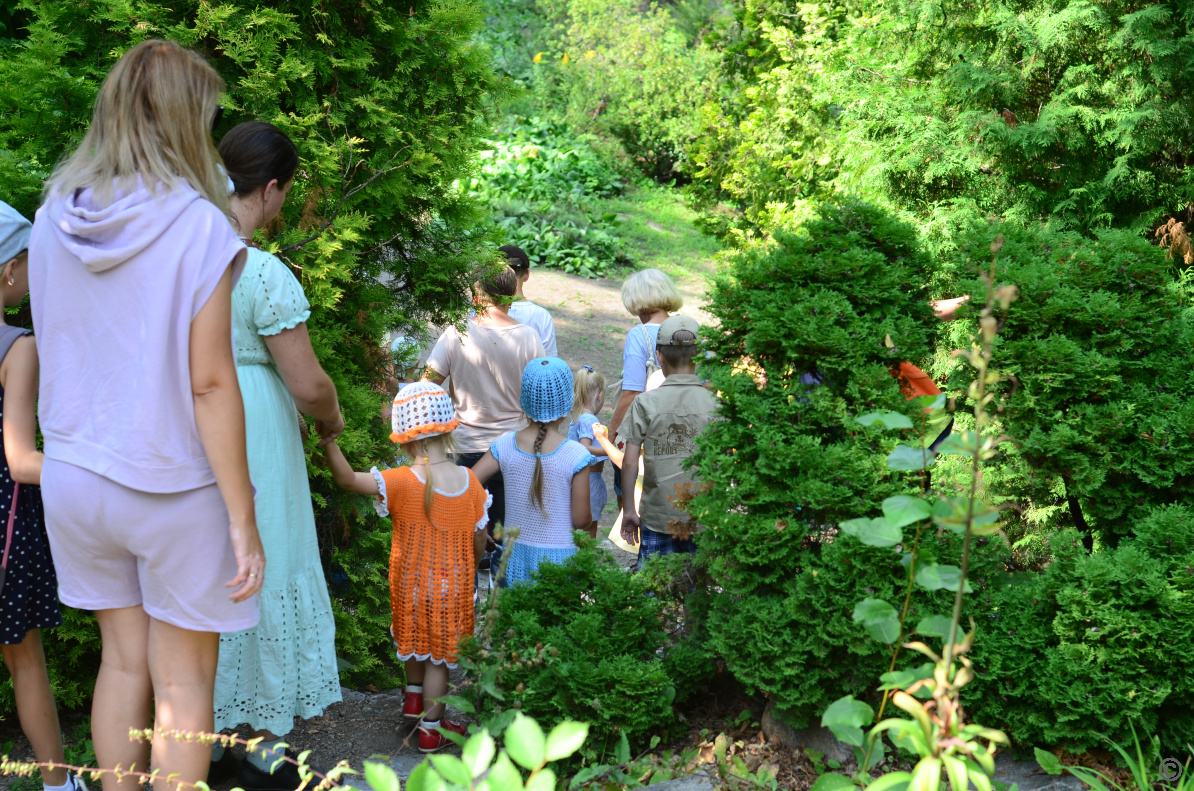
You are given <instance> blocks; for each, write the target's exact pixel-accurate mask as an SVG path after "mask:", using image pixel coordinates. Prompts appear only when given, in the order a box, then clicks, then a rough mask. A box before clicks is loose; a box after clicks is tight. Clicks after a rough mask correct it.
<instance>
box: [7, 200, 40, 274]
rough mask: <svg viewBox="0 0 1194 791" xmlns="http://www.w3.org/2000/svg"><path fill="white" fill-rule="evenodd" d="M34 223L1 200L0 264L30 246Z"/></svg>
mask: <svg viewBox="0 0 1194 791" xmlns="http://www.w3.org/2000/svg"><path fill="white" fill-rule="evenodd" d="M32 232H33V224H32V223H30V222H29V221H28V220H26V219H25V218H24V217H22V216H21V214H20V212H18V211H17V210H16V209H14V208H13V207H11V206H9V205H8V204H7V203H5V202H4V201H0V265H3V264H5V263H7V261H8V259H10V258H16V256H17V253H19V252H21V251H22V250H25V249H27V248H28V247H29V235H30V234H31V233H32Z"/></svg>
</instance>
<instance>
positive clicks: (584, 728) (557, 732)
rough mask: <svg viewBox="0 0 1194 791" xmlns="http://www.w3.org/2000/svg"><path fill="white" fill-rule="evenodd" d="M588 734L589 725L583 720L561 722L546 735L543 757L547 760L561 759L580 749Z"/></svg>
mask: <svg viewBox="0 0 1194 791" xmlns="http://www.w3.org/2000/svg"><path fill="white" fill-rule="evenodd" d="M588 735H589V726H588V724H587V723H584V722H571V721H565V722H561V723H560V724H559V725H557V726H556V727H554V728H552V729H551V733H549V734H548V735H547V748H546V750H545V757H546V759H547V760H548V761H562V760H564V759H565V758H567V757H568V756H570V755H572V754H573V753H574V752H576V751H577V750H579V749H580V746H581V745H582V744H584V743H585V738H586V737H587V736H588Z"/></svg>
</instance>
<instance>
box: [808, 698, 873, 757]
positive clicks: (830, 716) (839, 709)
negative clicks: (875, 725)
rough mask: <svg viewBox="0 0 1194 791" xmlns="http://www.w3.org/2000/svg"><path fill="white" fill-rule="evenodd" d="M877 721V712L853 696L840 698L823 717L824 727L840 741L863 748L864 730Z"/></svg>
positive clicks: (822, 723) (830, 705)
mask: <svg viewBox="0 0 1194 791" xmlns="http://www.w3.org/2000/svg"><path fill="white" fill-rule="evenodd" d="M874 719H875V710H874V709H872V708H871V707H870V706H868V705H867V704H865V703H863V702H862V701H861V700H855V699H854V696H853V695H846V696H845V697H844V698H838V699H837V700H835V701H834V702H833V703H831V704H829V708H827V709H826V710H825V713H824V714H822V715H821V725H822V727H825V728H828V729H829V730H831V731H833V735H834V736H835V737H837V739H838V741H841V742H845V743H846V744H852V745H854V746H855V747H861V746H862V729H863V727H864V726H867V725H870V724H871V722H872V721H873V720H874Z"/></svg>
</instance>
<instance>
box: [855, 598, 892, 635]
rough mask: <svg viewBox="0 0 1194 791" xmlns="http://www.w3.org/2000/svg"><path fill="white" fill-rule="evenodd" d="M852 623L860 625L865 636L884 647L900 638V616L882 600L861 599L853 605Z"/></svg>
mask: <svg viewBox="0 0 1194 791" xmlns="http://www.w3.org/2000/svg"><path fill="white" fill-rule="evenodd" d="M854 623H860V624H862V628H863V629H866V631H867V634H869V635H870V636H871V637H873V638H875V639H876V640H878V641H879V642H880V643H884V644H885V645H891V644H892V643H894V642H895V641H896V640H898V639H899V637H900V615H899V613H897V612H896V608H895V607H892V606H891V605H890V604H888V603H887V602H885V601H883V600H882V599H869V598H868V599H863V600H862V601H860V602H858V604H855V605H854Z"/></svg>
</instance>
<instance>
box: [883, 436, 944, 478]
mask: <svg viewBox="0 0 1194 791" xmlns="http://www.w3.org/2000/svg"><path fill="white" fill-rule="evenodd" d="M947 441H948V440H947ZM933 456H934V454H933V452H932V451H931V450H928V449H925V448H914V447H912V446H911V445H904V444H903V443H901V444H899V445H896V446H895V450H893V451H892V452H891V453H889V454H888V455H887V468H888V469H889V470H900V471H903V470H924V469H927V468H929V467H931V466H932V464H933Z"/></svg>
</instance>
